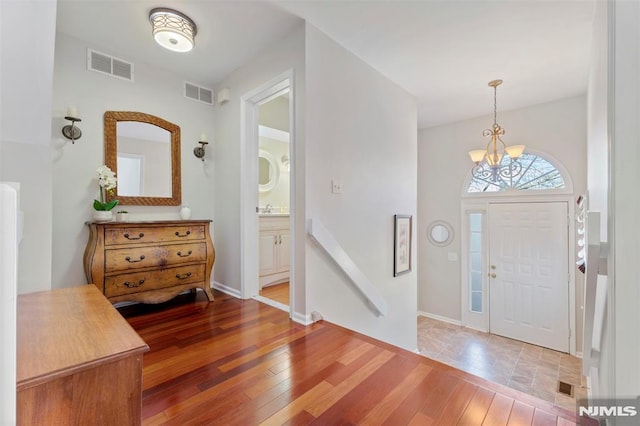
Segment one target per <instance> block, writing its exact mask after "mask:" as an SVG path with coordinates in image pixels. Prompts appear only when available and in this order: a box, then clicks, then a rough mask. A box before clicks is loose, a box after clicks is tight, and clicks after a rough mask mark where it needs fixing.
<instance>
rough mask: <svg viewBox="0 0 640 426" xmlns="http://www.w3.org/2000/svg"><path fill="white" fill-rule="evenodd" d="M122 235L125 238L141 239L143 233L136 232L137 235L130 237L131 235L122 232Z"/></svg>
mask: <svg viewBox="0 0 640 426" xmlns="http://www.w3.org/2000/svg"><path fill="white" fill-rule="evenodd" d="M124 237H125V238H126V239H127V240H139V239H141V238H142V237H144V234H143V233H142V232H141V233H139V234H138V236H137V237H132V236H130V235H129V234H124Z"/></svg>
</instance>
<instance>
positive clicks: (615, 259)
mask: <svg viewBox="0 0 640 426" xmlns="http://www.w3.org/2000/svg"><path fill="white" fill-rule="evenodd" d="M613 6H614V10H613V22H614V25H615V26H614V27H613V28H612V30H613V32H612V33H610V35H612V36H613V47H611V45H610V49H612V50H610V51H609V53H610V56H609V58H610V60H612V61H613V62H609V70H608V71H609V73H610V74H609V77H613V86H609V88H610V89H611V90H612V91H611V92H609V95H610V97H609V101H610V102H611V104H610V108H611V109H610V110H609V111H608V112H609V114H611V115H610V116H609V119H610V121H609V124H610V126H611V127H610V128H609V132H610V133H609V135H610V138H611V139H610V143H611V157H610V160H611V163H610V167H611V171H612V173H611V175H610V176H611V179H612V180H611V182H610V185H611V187H610V191H609V213H608V218H609V223H608V225H609V231H608V232H609V234H608V235H609V244H610V248H611V251H610V253H611V254H610V258H609V266H610V268H609V269H610V271H609V286H610V289H611V291H610V292H609V299H608V308H607V309H608V312H610V313H611V315H610V316H609V320H610V322H609V327H610V329H609V335H608V336H607V338H608V341H609V342H610V343H609V344H610V346H612V347H613V356H612V359H611V363H610V364H609V365H608V366H607V367H606V368H607V369H608V371H607V372H606V374H607V376H608V377H609V378H611V377H613V379H614V383H613V387H610V388H609V392H610V393H613V395H616V396H632V397H637V396H638V395H640V362H638V360H640V327H638V324H640V309H639V308H640V271H639V270H638V259H640V226H638V211H640V193H639V192H638V182H640V168H638V167H636V166H635V165H636V164H638V162H639V161H640V144H639V143H638V141H639V140H640V125H639V121H638V117H639V116H640V77H638V76H640V3H638V2H630V1H615V2H614V3H613ZM609 22H611V20H610V21H609ZM611 54H612V55H611ZM611 67H612V68H611ZM611 331H612V332H613V333H611ZM610 349H611V347H610ZM612 366H613V369H612V368H611V367H612ZM612 370H613V371H612Z"/></svg>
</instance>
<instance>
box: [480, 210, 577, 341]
mask: <svg viewBox="0 0 640 426" xmlns="http://www.w3.org/2000/svg"><path fill="white" fill-rule="evenodd" d="M568 256H569V250H568V215H567V203H565V202H553V203H505V204H491V205H490V206H489V277H490V278H489V283H490V285H489V305H490V330H491V332H492V333H494V334H498V335H501V336H505V337H510V338H513V339H517V340H522V341H525V342H529V343H533V344H535V345H539V346H544V347H547V348H551V349H555V350H558V351H562V352H569V271H568Z"/></svg>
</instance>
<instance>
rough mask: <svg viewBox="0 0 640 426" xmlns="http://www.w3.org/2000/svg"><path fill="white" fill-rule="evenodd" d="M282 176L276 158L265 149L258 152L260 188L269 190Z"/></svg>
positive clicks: (262, 190)
mask: <svg viewBox="0 0 640 426" xmlns="http://www.w3.org/2000/svg"><path fill="white" fill-rule="evenodd" d="M279 178H280V168H279V167H278V163H277V162H276V159H275V158H274V157H273V155H271V154H270V153H269V152H267V151H265V150H264V149H261V150H259V152H258V190H259V191H260V192H267V191H270V190H272V189H273V188H274V187H275V186H276V185H277V183H278V179H279Z"/></svg>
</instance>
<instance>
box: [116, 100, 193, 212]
mask: <svg viewBox="0 0 640 426" xmlns="http://www.w3.org/2000/svg"><path fill="white" fill-rule="evenodd" d="M104 156H105V164H106V165H107V166H108V167H109V168H110V169H111V170H113V171H114V173H115V174H116V177H117V178H118V186H117V187H116V193H115V195H113V196H112V197H108V198H109V199H111V198H113V199H117V200H118V201H119V202H120V204H122V205H144V206H179V205H180V203H181V201H182V193H181V191H182V187H181V183H180V176H181V171H180V127H179V126H177V125H175V124H173V123H170V122H168V121H166V120H163V119H162V118H160V117H156V116H154V115H151V114H145V113H142V112H131V111H107V112H105V113H104Z"/></svg>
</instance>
